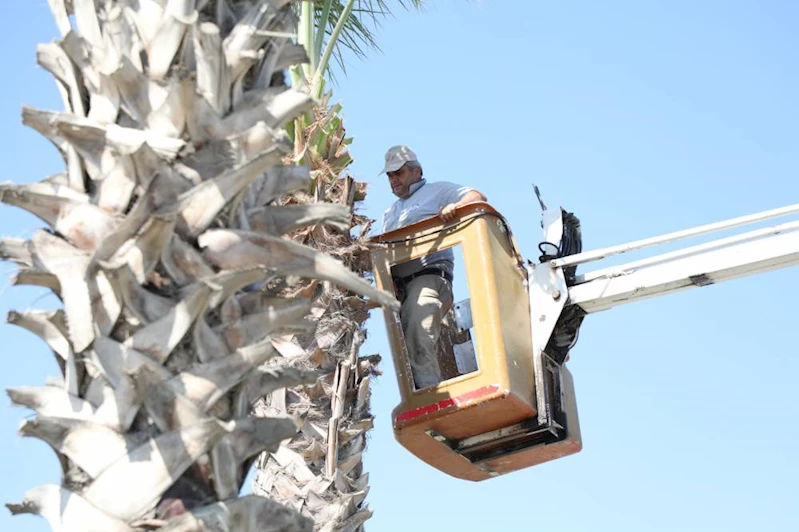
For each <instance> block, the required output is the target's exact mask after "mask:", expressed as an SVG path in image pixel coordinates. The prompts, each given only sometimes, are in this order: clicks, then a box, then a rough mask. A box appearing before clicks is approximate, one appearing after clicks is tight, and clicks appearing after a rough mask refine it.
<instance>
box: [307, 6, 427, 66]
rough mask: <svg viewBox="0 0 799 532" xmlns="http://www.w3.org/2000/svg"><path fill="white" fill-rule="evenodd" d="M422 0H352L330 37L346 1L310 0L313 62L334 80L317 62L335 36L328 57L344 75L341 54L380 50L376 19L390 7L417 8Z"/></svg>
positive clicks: (387, 13)
mask: <svg viewBox="0 0 799 532" xmlns="http://www.w3.org/2000/svg"><path fill="white" fill-rule="evenodd" d="M423 3H424V1H423V0H392V1H388V0H354V4H353V6H352V7H351V11H350V14H349V16H348V17H347V18H346V20H345V21H344V25H343V27H342V30H341V32H340V33H339V34H338V35H337V37H334V31H335V28H336V25H337V23H338V21H339V18H340V17H341V15H342V13H343V12H344V11H345V9H346V8H347V4H348V2H347V1H346V0H317V1H316V2H314V10H313V15H314V20H313V25H314V33H315V42H314V49H313V50H312V51H311V53H312V54H313V55H314V61H313V64H314V65H315V66H321V67H322V68H323V69H325V70H326V71H325V72H322V75H323V76H324V77H325V78H327V79H330V80H335V75H334V73H333V72H332V69H330V68H329V65H319V63H318V62H319V59H320V58H321V57H322V54H323V51H324V49H325V47H327V46H328V45H329V42H330V39H331V37H333V38H335V42H334V43H333V49H332V53H331V58H332V59H334V60H335V62H336V64H337V65H338V68H339V69H341V71H342V72H343V73H344V74H346V66H345V62H344V56H345V55H346V54H347V53H351V54H353V55H355V56H356V57H358V58H361V59H363V58H365V57H366V55H367V53H368V52H369V51H380V46H379V45H378V43H377V39H376V35H375V33H376V30H377V29H378V28H379V27H380V21H381V20H382V19H384V18H387V17H389V16H390V15H391V14H392V10H391V8H392V7H394V8H396V7H400V8H403V9H421V8H422V7H423Z"/></svg>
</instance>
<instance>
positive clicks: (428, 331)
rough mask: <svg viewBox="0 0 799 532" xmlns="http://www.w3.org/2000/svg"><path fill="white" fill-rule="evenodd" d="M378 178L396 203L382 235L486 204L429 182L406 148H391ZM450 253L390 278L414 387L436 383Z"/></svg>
mask: <svg viewBox="0 0 799 532" xmlns="http://www.w3.org/2000/svg"><path fill="white" fill-rule="evenodd" d="M385 159H386V160H385V166H384V167H383V170H382V171H381V172H380V173H385V174H386V175H387V176H388V182H389V184H390V185H391V191H392V192H393V193H394V195H395V196H397V198H398V199H397V200H396V201H395V202H394V203H393V204H392V205H391V206H390V207H389V208H388V209H386V212H385V214H384V215H383V232H388V231H393V230H395V229H399V228H401V227H405V226H407V225H410V224H413V223H415V222H418V221H420V220H423V219H425V218H429V217H431V216H438V217H439V218H440V219H441V220H444V221H449V220H452V219H453V218H454V217H455V209H457V208H458V207H459V206H461V205H465V204H467V203H472V202H475V201H486V197H485V196H484V195H483V194H482V193H480V192H478V191H477V190H475V189H473V188H470V187H464V186H460V185H457V184H455V183H450V182H448V181H436V182H430V183H428V182H427V181H426V180H425V179H424V178H423V177H422V175H423V171H422V165H421V164H420V163H419V159H418V158H417V156H416V154H415V153H414V152H413V150H411V149H410V148H409V147H408V146H393V147H391V148H389V150H388V151H387V152H386V156H385ZM454 265H455V262H454V254H453V252H452V249H446V250H443V251H438V252H436V253H431V254H429V255H426V256H424V257H421V258H419V259H416V260H413V261H410V262H405V263H402V264H397V265H395V266H394V267H393V268H392V276H393V277H394V283H395V285H396V287H397V292H398V299H399V300H400V302H401V303H402V307H401V309H400V318H401V322H402V330H403V333H404V335H405V345H406V346H407V349H408V356H409V358H410V362H411V369H412V370H413V377H414V381H415V382H416V388H417V389H422V388H426V387H428V386H432V385H435V384H437V383H439V382H441V369H440V367H439V364H438V356H437V354H436V353H437V344H438V337H439V334H440V332H441V322H442V320H443V319H444V316H446V314H447V312H449V309H450V308H451V307H452V303H453V301H452V272H453V269H454Z"/></svg>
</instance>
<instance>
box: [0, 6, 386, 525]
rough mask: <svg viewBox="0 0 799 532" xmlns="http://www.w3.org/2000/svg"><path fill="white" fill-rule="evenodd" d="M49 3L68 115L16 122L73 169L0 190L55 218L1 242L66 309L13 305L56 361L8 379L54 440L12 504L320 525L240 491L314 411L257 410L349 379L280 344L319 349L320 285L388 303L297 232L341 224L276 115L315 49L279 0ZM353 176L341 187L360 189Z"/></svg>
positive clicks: (85, 517)
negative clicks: (45, 473) (55, 464)
mask: <svg viewBox="0 0 799 532" xmlns="http://www.w3.org/2000/svg"><path fill="white" fill-rule="evenodd" d="M49 3H50V6H51V9H52V11H53V14H54V17H55V20H56V22H57V27H58V29H59V31H60V34H61V35H60V38H58V39H57V40H55V41H54V42H51V43H46V44H42V45H41V46H40V47H39V48H38V50H37V52H38V53H37V58H38V62H39V64H40V65H41V66H42V67H44V68H45V69H47V70H48V71H49V72H50V73H51V74H52V75H53V76H54V78H55V81H56V84H57V87H58V89H59V91H60V93H61V95H62V97H63V102H64V107H65V109H64V111H45V110H38V109H33V108H27V107H26V108H25V109H24V110H23V112H22V119H23V122H24V123H25V124H26V125H28V126H30V127H32V128H34V129H35V130H36V131H38V132H39V133H41V134H42V135H43V136H45V137H46V138H47V139H48V140H50V141H51V142H52V143H53V144H54V145H55V147H56V148H57V149H58V150H59V152H60V153H61V155H62V156H63V158H64V163H65V170H64V171H63V172H61V173H59V174H57V175H53V176H49V177H47V178H45V179H44V180H42V181H41V182H39V183H35V184H29V185H15V184H5V185H2V187H0V200H2V201H3V202H4V203H7V204H10V205H14V206H16V207H19V208H22V209H25V210H27V211H29V212H31V213H33V214H35V215H37V216H38V217H39V218H40V219H41V220H42V221H43V222H44V223H45V224H46V225H47V227H46V228H44V229H40V230H38V231H37V232H36V233H35V234H34V235H33V237H32V238H31V239H30V240H27V241H26V240H21V239H14V238H5V239H3V240H2V241H0V258H2V259H5V260H10V261H12V262H14V263H16V264H17V265H18V273H17V274H16V276H15V277H14V283H15V284H27V285H38V286H43V287H46V288H48V289H50V290H52V291H53V292H54V293H55V294H56V295H57V296H58V298H59V299H60V301H61V302H62V303H63V308H61V309H59V310H57V311H53V312H43V311H28V312H12V313H10V315H9V321H11V322H12V323H14V324H16V325H19V326H21V327H24V328H26V329H27V330H29V331H31V332H32V333H34V334H36V335H38V336H39V337H41V338H42V340H44V342H45V343H46V344H47V345H48V347H49V348H50V349H51V350H52V351H53V352H54V353H55V356H56V360H57V361H58V363H59V366H60V368H61V375H60V376H59V377H57V378H51V379H49V380H47V381H46V383H45V384H44V385H40V386H19V387H15V388H11V389H9V390H8V394H9V396H10V398H11V400H12V402H13V403H14V404H16V405H19V406H21V407H25V408H27V409H30V410H32V411H33V412H34V413H35V416H34V417H33V418H32V419H30V420H27V421H25V422H24V423H23V424H22V426H21V429H20V433H21V434H22V435H23V436H26V437H34V438H38V439H41V440H43V441H45V442H46V443H47V444H49V445H50V446H51V447H52V448H53V450H54V451H55V452H56V453H57V456H58V457H59V460H60V463H61V466H62V480H61V483H60V484H58V485H55V484H53V485H45V486H39V487H35V488H33V489H31V490H29V491H28V492H27V493H26V494H25V496H24V500H23V501H22V502H20V503H13V504H7V507H8V508H9V509H10V511H11V512H12V513H14V514H18V513H33V514H38V515H41V516H42V517H43V518H45V519H47V520H48V522H49V523H50V525H51V527H52V528H53V529H55V530H61V531H65V532H72V531H120V532H121V531H130V530H155V529H158V530H172V531H193V530H223V529H224V530H228V529H235V530H237V531H248V530H253V531H254V530H259V531H262V530H273V531H278V530H281V531H288V530H313V529H314V528H315V527H316V526H317V525H316V524H315V523H314V521H313V519H312V518H309V517H308V516H307V515H303V513H305V512H302V511H297V509H295V508H289V507H287V506H284V505H281V504H279V503H278V502H275V501H273V500H271V499H269V498H266V497H261V496H256V495H252V496H246V497H240V496H239V491H240V489H241V486H242V482H243V479H244V477H245V474H246V472H247V470H248V469H249V467H250V464H251V463H252V461H253V460H254V459H255V458H256V457H257V456H258V455H259V453H262V452H264V451H267V452H273V451H274V454H272V455H271V456H277V457H279V458H281V459H283V460H286V461H289V460H290V459H291V458H292V457H291V456H288V458H285V456H286V455H285V453H283V452H282V451H281V450H280V449H281V447H280V442H281V441H284V440H288V439H291V438H292V437H293V436H294V435H295V434H296V433H297V431H298V430H302V432H303V433H306V432H308V431H310V430H312V429H313V427H314V419H313V416H312V415H310V414H312V413H310V412H309V415H305V414H303V412H302V411H301V410H302V409H300V408H288V409H284V410H285V411H290V412H292V413H294V412H296V415H273V414H271V412H270V411H268V410H267V409H266V408H264V407H260V408H258V410H259V412H260V413H261V414H267V415H262V416H260V417H252V416H250V413H251V410H252V408H253V405H254V404H255V403H257V402H259V399H260V398H261V397H264V396H267V397H269V398H270V400H272V401H273V402H271V403H270V404H275V402H279V398H280V397H285V398H286V401H285V402H286V404H287V405H289V404H291V405H294V404H295V403H292V397H293V396H292V395H291V393H290V392H287V391H286V389H287V388H289V389H290V390H307V393H308V394H309V395H311V396H313V395H314V394H317V393H320V390H324V389H325V388H326V387H327V386H329V383H330V382H337V381H336V380H335V379H341V378H342V376H341V375H339V373H338V372H335V374H333V375H332V376H331V375H326V374H325V372H324V368H325V367H328V366H326V365H325V364H324V363H322V364H319V363H317V362H318V361H317V360H316V359H314V358H313V357H311V359H309V358H308V357H307V356H304V355H303V356H292V353H291V349H290V346H291V344H292V339H298V341H299V342H305V344H304V345H307V339H308V338H313V339H315V340H314V341H315V342H316V344H317V345H319V347H320V350H323V347H322V346H325V345H327V344H326V343H325V342H326V341H327V340H324V338H329V337H330V331H328V330H322V323H321V322H320V321H319V309H320V308H325V309H329V308H330V307H331V306H332V304H329V303H328V302H329V301H330V300H331V299H332V298H340V297H342V295H344V294H346V296H345V299H346V303H347V304H348V305H353V306H360V307H361V308H362V309H364V311H365V309H366V308H368V307H369V306H373V305H386V306H388V307H391V308H396V301H395V300H394V298H393V297H392V296H391V295H389V294H386V293H383V292H379V291H377V290H375V289H374V287H373V286H372V285H371V284H370V283H369V282H367V281H366V280H364V279H362V278H361V277H360V276H359V275H358V274H357V273H354V272H353V271H351V270H350V268H348V265H347V264H346V263H345V262H344V261H341V260H337V259H336V255H337V256H339V257H345V256H351V257H354V256H356V255H357V254H356V253H355V252H351V253H350V252H347V251H346V250H343V249H337V250H336V254H335V255H334V254H329V253H325V252H323V250H319V249H315V248H314V247H312V246H310V245H307V243H308V242H310V241H311V240H314V241H315V242H319V241H322V240H325V239H327V233H328V232H331V233H332V232H335V231H342V232H343V228H344V227H346V226H348V225H349V224H351V218H352V216H351V212H350V209H349V208H348V206H347V204H346V203H339V204H325V203H324V202H323V201H321V200H322V199H323V196H319V191H320V187H321V185H320V184H319V182H320V181H319V179H318V178H317V179H315V178H314V177H315V176H312V175H311V173H310V171H309V168H308V166H307V165H305V164H295V163H294V162H292V163H287V161H291V160H292V159H293V158H294V155H295V153H296V151H295V146H294V142H293V139H292V137H291V136H289V135H287V134H286V133H285V131H284V130H283V128H284V127H285V126H286V125H288V124H291V123H292V122H293V121H294V120H295V119H297V118H298V117H302V116H304V115H305V114H306V113H308V112H311V111H313V108H314V107H313V104H314V100H313V98H311V96H310V95H309V94H308V93H307V91H303V90H300V88H288V87H287V86H286V83H285V75H284V70H285V69H286V68H287V67H290V66H291V65H294V64H297V63H300V62H302V61H304V60H306V59H307V58H306V57H305V55H304V50H302V49H301V48H300V47H299V46H298V45H296V44H294V43H292V40H291V38H290V35H291V31H292V29H293V28H295V27H296V16H295V12H294V10H293V6H292V4H291V2H289V0H269V1H254V0H216V1H209V0H206V1H204V0H72V1H68V0H49ZM300 52H302V53H300ZM349 186H350V188H349V189H347V192H346V194H344V195H343V196H342V197H346V198H350V197H352V198H353V199H355V198H358V197H359V195H358V187H357V186H352V185H349ZM353 191H354V192H353ZM332 193H333V192H332V191H330V192H329V193H328V194H332ZM311 196H313V197H314V199H315V200H316V201H315V202H314V203H313V204H303V203H302V202H301V200H302V198H309V197H311ZM328 197H329V196H328ZM356 218H357V217H356ZM286 233H290V236H291V238H285V237H283V236H282V235H283V234H286ZM302 235H305V236H302ZM331 238H332V239H331V240H329V241H335V238H334V237H331ZM303 240H305V243H303ZM325 241H328V240H325ZM318 247H319V246H317V248H318ZM309 279H310V280H311V281H308V280H309ZM328 311H329V310H328ZM301 345H302V344H301ZM354 345H357V342H355V344H354ZM314 356H317V357H318V358H324V356H325V353H324V351H323V352H322V353H321V354H317V353H314ZM314 367H320V368H323V371H318V370H314ZM331 371H332V369H331ZM351 372H352V373H354V374H356V375H359V374H363V373H364V368H362V367H361V366H359V365H358V364H355V365H354V366H353V367H352V369H351ZM344 381H345V382H346V381H347V379H346V378H344ZM303 387H305V388H303ZM340 433H341V432H340V431H339V434H340ZM334 464H335V465H336V466H337V467H338V470H339V471H341V470H343V469H344V466H343V464H342V462H341V461H338V462H334ZM331 482H335V483H338V482H339V478H338V477H335V478H333V479H331Z"/></svg>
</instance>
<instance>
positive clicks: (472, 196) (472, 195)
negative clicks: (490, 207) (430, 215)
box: [438, 190, 488, 222]
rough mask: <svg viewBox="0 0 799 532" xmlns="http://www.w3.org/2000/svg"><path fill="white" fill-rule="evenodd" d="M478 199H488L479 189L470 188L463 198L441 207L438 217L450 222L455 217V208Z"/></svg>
mask: <svg viewBox="0 0 799 532" xmlns="http://www.w3.org/2000/svg"><path fill="white" fill-rule="evenodd" d="M476 201H488V199H486V197H485V195H484V194H483V193H482V192H479V191H477V190H470V191H469V192H467V193H466V194H465V195H464V196H463V198H461V199H460V200H458V201H456V202H455V203H449V204H447V205H444V206H443V207H441V210H440V211H439V212H438V217H439V218H441V219H442V220H444V221H445V222H448V221H450V220H452V219H453V218H454V217H455V209H457V208H458V207H460V206H461V205H466V204H467V203H474V202H476Z"/></svg>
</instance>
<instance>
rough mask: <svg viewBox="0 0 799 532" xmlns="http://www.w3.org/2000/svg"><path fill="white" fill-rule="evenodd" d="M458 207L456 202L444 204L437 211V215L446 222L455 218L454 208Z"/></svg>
mask: <svg viewBox="0 0 799 532" xmlns="http://www.w3.org/2000/svg"><path fill="white" fill-rule="evenodd" d="M457 208H458V205H457V204H456V203H450V204H449V205H444V206H443V207H441V210H440V211H438V217H439V218H441V219H442V220H444V221H445V222H448V221H450V220H452V219H453V218H455V209H457Z"/></svg>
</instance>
